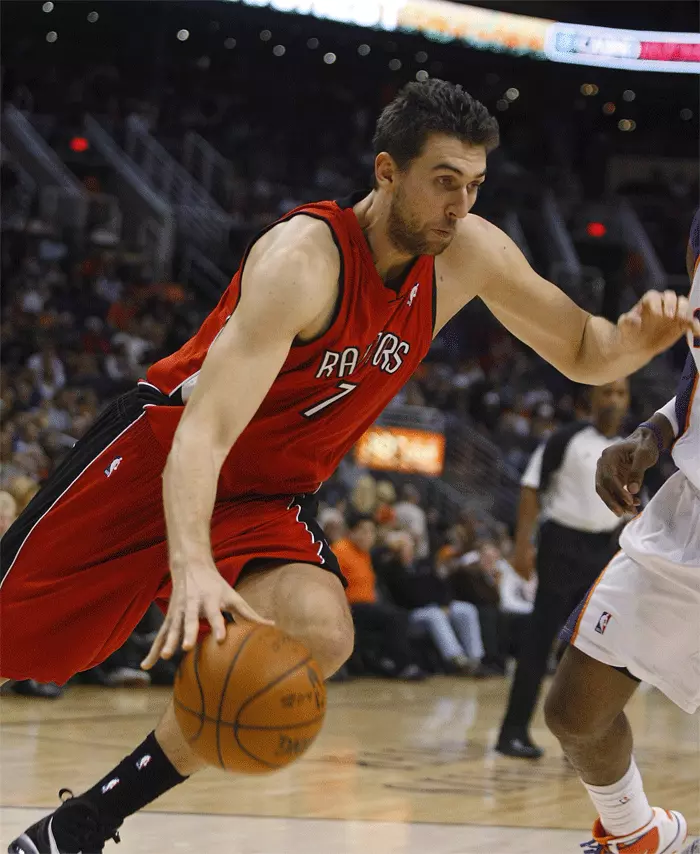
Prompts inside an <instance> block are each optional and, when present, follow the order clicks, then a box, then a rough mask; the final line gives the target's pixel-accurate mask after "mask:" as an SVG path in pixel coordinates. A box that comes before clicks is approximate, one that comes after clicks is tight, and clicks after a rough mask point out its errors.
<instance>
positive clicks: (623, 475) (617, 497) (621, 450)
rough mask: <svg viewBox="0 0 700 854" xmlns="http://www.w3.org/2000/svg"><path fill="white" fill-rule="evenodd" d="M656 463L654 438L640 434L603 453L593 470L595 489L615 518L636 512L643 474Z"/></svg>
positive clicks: (636, 431)
mask: <svg viewBox="0 0 700 854" xmlns="http://www.w3.org/2000/svg"><path fill="white" fill-rule="evenodd" d="M658 459H659V449H658V446H657V444H656V441H655V439H654V437H653V436H652V435H651V433H647V432H644V431H640V430H635V432H634V433H633V434H632V435H631V436H629V437H628V438H627V439H625V440H624V441H622V442H616V443H615V444H614V445H611V446H610V447H609V448H606V449H605V450H604V451H603V453H602V455H601V457H600V459H599V460H598V466H597V469H596V477H595V488H596V492H597V493H598V495H599V496H600V497H601V498H602V499H603V501H604V502H605V503H606V504H607V505H608V507H609V508H610V509H611V510H612V511H613V513H614V514H615V515H616V516H625V515H626V514H629V513H635V512H637V509H638V508H639V492H640V490H641V488H642V481H643V480H644V472H645V471H646V470H647V469H650V468H651V467H652V466H653V465H655V464H656V461H657V460H658Z"/></svg>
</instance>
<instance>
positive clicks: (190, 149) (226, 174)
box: [182, 130, 236, 207]
mask: <svg viewBox="0 0 700 854" xmlns="http://www.w3.org/2000/svg"><path fill="white" fill-rule="evenodd" d="M182 164H183V166H184V167H185V169H186V170H187V171H188V172H189V173H190V175H192V177H193V178H195V179H196V180H197V181H199V183H200V184H201V185H202V187H204V189H205V190H206V191H207V193H209V194H210V195H211V196H212V197H213V198H214V199H216V201H217V202H219V204H221V205H225V206H226V207H230V206H231V204H232V202H233V196H234V193H235V189H234V188H235V183H236V176H235V173H234V170H233V167H232V165H231V163H230V162H229V161H228V160H227V159H226V158H225V157H224V156H223V155H222V154H219V152H218V151H217V150H216V149H215V148H214V146H213V145H211V143H209V142H207V141H206V139H204V137H203V136H201V135H200V134H198V133H197V132H196V131H193V130H191V131H188V132H187V133H186V134H185V139H184V142H183V146H182Z"/></svg>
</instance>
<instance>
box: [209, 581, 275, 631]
mask: <svg viewBox="0 0 700 854" xmlns="http://www.w3.org/2000/svg"><path fill="white" fill-rule="evenodd" d="M231 594H232V595H231V596H230V597H229V598H227V599H226V603H225V605H224V606H222V607H226V606H228V607H229V608H230V609H231V610H233V611H235V613H236V614H238V616H239V617H242V618H243V619H244V620H248V622H250V623H260V624H261V625H263V626H274V625H275V622H274V620H267V619H265V617H261V616H260V614H258V612H257V611H255V610H253V608H251V607H250V605H249V604H248V603H247V602H246V601H245V599H244V598H243V597H242V596H239V594H238V593H236V591H235V590H233V589H232V590H231Z"/></svg>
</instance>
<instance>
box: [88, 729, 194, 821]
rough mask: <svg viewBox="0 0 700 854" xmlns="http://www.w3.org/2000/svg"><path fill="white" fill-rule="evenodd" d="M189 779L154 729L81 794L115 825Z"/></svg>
mask: <svg viewBox="0 0 700 854" xmlns="http://www.w3.org/2000/svg"><path fill="white" fill-rule="evenodd" d="M186 779H187V777H183V776H182V774H180V773H179V772H178V771H177V770H176V768H175V766H174V765H173V764H172V762H171V761H170V760H169V759H168V757H167V756H166V755H165V753H163V750H162V748H161V746H160V745H159V744H158V741H157V740H156V736H155V733H154V732H152V733H150V734H149V735H148V737H147V738H146V740H145V741H144V742H142V743H141V744H140V745H139V746H138V747H137V748H136V750H134V752H133V753H132V754H131V755H129V756H127V757H126V759H123V760H122V761H121V762H120V763H119V765H117V767H116V768H115V769H114V770H113V771H110V773H109V774H107V776H106V777H103V778H102V779H101V780H100V782H99V783H97V784H96V785H95V786H93V787H92V789H88V791H87V792H85V793H84V794H82V795H81V796H80V797H81V798H85V799H86V800H88V801H90V803H92V804H94V805H95V806H96V807H97V810H98V812H99V814H100V815H101V816H104V817H105V818H106V819H109V820H110V822H112V823H113V824H114V825H115V826H116V825H118V824H121V823H122V821H124V819H125V818H126V817H127V816H130V815H132V814H133V813H135V812H137V811H138V810H140V809H141V808H142V807H145V806H146V804H150V803H151V801H155V799H156V798H159V797H160V796H161V795H162V794H164V793H165V792H167V791H168V789H172V788H173V787H174V786H177V785H178V783H183V782H184V781H185V780H186Z"/></svg>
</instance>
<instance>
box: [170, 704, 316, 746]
mask: <svg viewBox="0 0 700 854" xmlns="http://www.w3.org/2000/svg"><path fill="white" fill-rule="evenodd" d="M173 699H174V702H175V703H176V704H177V706H178V708H180V709H182V711H183V712H188V713H189V714H190V715H193V716H194V717H195V718H198V719H199V720H200V721H202V722H203V724H204V723H208V724H215V723H216V718H210V717H209V715H203V714H201V713H200V712H198V711H196V710H195V709H192V708H190V707H189V706H186V705H185V704H184V703H183V702H182V700H178V699H177V697H174V698H173ZM323 718H324V715H319V716H318V717H315V718H310V719H309V720H307V721H300V722H298V723H295V724H275V725H274V726H258V725H257V724H236V723H232V722H231V721H219V723H220V724H221V726H222V727H236V728H237V729H240V730H253V731H261V732H266V731H269V732H285V731H286V730H288V729H301V728H302V727H305V726H314V725H315V724H317V723H320V722H321V721H322V720H323ZM198 737H199V733H198V734H197V735H196V736H194V738H192V739H190V740H189V743H191V742H192V741H194V740H195V739H196V738H198Z"/></svg>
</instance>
